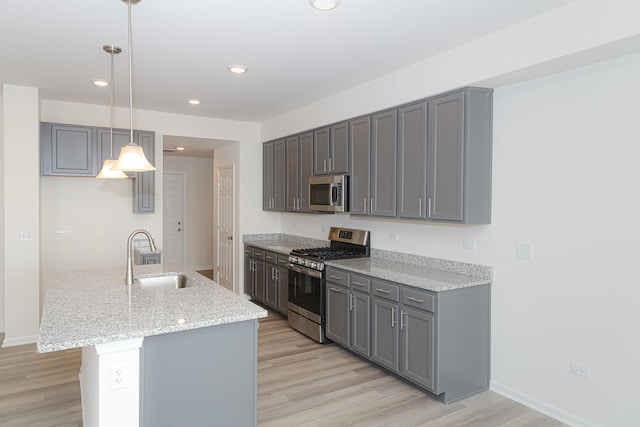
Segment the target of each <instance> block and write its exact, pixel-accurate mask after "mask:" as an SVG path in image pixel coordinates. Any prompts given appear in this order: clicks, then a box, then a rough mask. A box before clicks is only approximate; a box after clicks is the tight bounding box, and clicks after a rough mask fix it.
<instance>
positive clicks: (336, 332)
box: [326, 282, 350, 348]
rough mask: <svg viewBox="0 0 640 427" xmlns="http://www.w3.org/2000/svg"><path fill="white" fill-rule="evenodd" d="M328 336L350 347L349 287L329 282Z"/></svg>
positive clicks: (327, 302)
mask: <svg viewBox="0 0 640 427" xmlns="http://www.w3.org/2000/svg"><path fill="white" fill-rule="evenodd" d="M326 293H327V298H326V304H327V325H326V328H327V331H326V333H327V338H329V339H330V340H332V341H334V342H336V343H338V344H340V345H342V346H344V347H347V348H349V341H350V340H349V299H350V297H349V289H348V288H346V287H344V286H339V285H338V284H336V283H332V282H328V283H327V290H326Z"/></svg>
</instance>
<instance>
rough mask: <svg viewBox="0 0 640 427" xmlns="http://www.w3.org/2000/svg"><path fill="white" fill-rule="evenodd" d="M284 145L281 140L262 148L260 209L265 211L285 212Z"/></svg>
mask: <svg viewBox="0 0 640 427" xmlns="http://www.w3.org/2000/svg"><path fill="white" fill-rule="evenodd" d="M285 144H286V143H285V140H284V139H281V140H278V141H272V142H268V143H266V144H264V145H263V147H262V149H263V155H262V161H263V165H262V173H263V176H262V186H263V187H262V209H263V210H265V211H284V210H285V192H286V189H285V182H286V169H285V163H286V145H285Z"/></svg>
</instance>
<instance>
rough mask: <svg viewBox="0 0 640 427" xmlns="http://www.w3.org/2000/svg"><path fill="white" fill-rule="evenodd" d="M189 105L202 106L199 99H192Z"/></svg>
mask: <svg viewBox="0 0 640 427" xmlns="http://www.w3.org/2000/svg"><path fill="white" fill-rule="evenodd" d="M189 104H191V105H200V100H198V99H190V100H189Z"/></svg>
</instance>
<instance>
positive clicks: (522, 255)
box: [516, 243, 533, 261]
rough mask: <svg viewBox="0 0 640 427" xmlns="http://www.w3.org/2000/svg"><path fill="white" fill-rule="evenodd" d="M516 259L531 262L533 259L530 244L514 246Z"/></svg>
mask: <svg viewBox="0 0 640 427" xmlns="http://www.w3.org/2000/svg"><path fill="white" fill-rule="evenodd" d="M516 258H518V259H522V260H525V261H531V260H532V259H533V246H532V245H531V243H518V244H516Z"/></svg>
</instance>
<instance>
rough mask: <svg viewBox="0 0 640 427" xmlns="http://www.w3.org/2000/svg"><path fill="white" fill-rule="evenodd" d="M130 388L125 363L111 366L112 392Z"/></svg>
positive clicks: (110, 384) (110, 383)
mask: <svg viewBox="0 0 640 427" xmlns="http://www.w3.org/2000/svg"><path fill="white" fill-rule="evenodd" d="M128 386H129V384H128V381H127V370H126V369H125V366H124V363H116V364H113V365H111V366H109V388H110V389H111V390H118V389H121V388H127V387H128Z"/></svg>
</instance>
